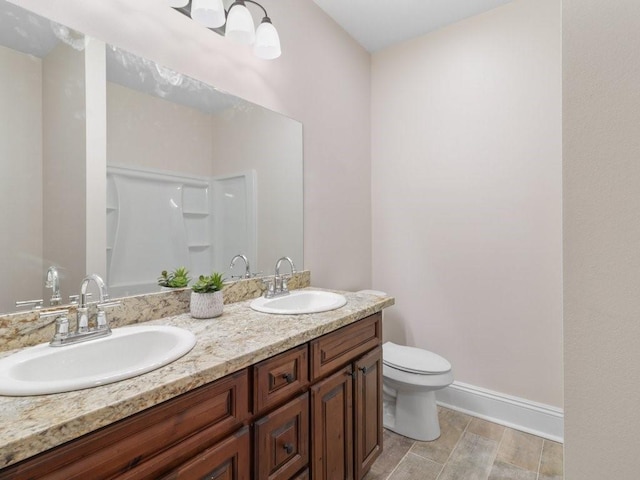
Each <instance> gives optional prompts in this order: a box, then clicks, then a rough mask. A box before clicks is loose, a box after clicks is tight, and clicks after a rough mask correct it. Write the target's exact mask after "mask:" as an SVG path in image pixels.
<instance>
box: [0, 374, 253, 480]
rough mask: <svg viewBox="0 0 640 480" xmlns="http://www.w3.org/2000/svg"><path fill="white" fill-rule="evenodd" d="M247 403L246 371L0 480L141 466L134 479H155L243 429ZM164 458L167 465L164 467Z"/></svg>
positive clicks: (91, 474) (68, 478) (68, 477)
mask: <svg viewBox="0 0 640 480" xmlns="http://www.w3.org/2000/svg"><path fill="white" fill-rule="evenodd" d="M248 404H249V381H248V371H247V370H243V371H241V372H238V373H236V374H233V375H230V376H228V377H225V378H223V379H220V380H218V381H216V382H213V383H211V384H209V385H205V386H202V387H200V388H197V389H196V390H193V391H191V392H188V393H185V394H183V395H181V396H179V397H176V398H174V399H172V400H168V401H167V402H164V403H161V404H159V405H157V406H155V407H152V408H150V409H148V410H145V411H143V412H140V413H138V414H136V415H133V416H131V417H129V418H126V419H124V420H121V421H119V422H117V423H115V424H113V425H110V426H107V427H104V428H103V429H101V430H98V431H96V432H93V433H89V434H87V435H85V436H83V437H80V438H78V439H77V440H73V441H71V442H69V443H66V444H64V445H62V446H60V447H56V448H54V449H52V450H49V451H48V452H45V453H42V454H40V455H37V456H35V457H33V458H31V459H28V460H25V461H24V462H21V463H18V464H16V465H15V466H13V467H9V468H7V469H5V470H3V471H2V472H0V479H5V478H7V479H9V478H11V479H20V478H42V479H61V480H72V479H78V480H84V479H87V478H91V479H92V480H98V479H102V478H112V477H113V476H116V475H123V476H124V477H126V475H128V473H127V472H130V471H132V470H133V469H136V470H137V469H138V468H140V469H141V470H139V472H140V474H136V475H134V476H132V477H131V478H135V479H136V480H138V479H140V478H144V475H143V474H142V471H149V472H150V473H149V478H157V476H154V475H155V473H156V472H157V470H154V469H156V468H164V471H166V470H167V469H168V468H174V467H176V466H177V465H180V463H182V462H184V461H186V459H187V458H189V457H191V456H193V455H195V454H197V453H198V452H200V451H202V450H203V449H205V448H206V447H207V446H209V445H212V444H213V443H214V442H215V441H217V440H218V439H220V438H222V436H224V435H227V434H228V433H230V432H232V431H234V430H236V429H238V428H239V427H240V426H242V423H243V422H244V420H245V419H247V418H248V417H249V405H248ZM202 433H205V435H202V436H201V435H200V434H202ZM196 437H199V438H202V441H200V442H195V441H193V439H194V438H196ZM203 442H204V443H203ZM207 442H208V443H207ZM168 452H172V453H171V455H167V453H168ZM165 457H168V458H169V460H168V461H169V465H165V466H164V467H161V463H162V459H163V458H165Z"/></svg>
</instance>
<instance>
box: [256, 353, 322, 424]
mask: <svg viewBox="0 0 640 480" xmlns="http://www.w3.org/2000/svg"><path fill="white" fill-rule="evenodd" d="M307 352H308V350H307V345H306V344H305V345H301V346H299V347H296V348H294V349H291V350H288V351H286V352H284V353H281V354H280V355H276V356H275V357H272V358H269V359H267V360H265V361H263V362H260V363H258V364H257V365H255V366H254V367H253V401H254V403H253V405H254V413H256V414H257V413H260V412H263V411H266V410H268V409H269V408H271V407H274V406H276V405H278V404H281V403H283V402H284V401H286V400H287V399H288V398H291V397H293V396H294V395H295V394H296V393H298V392H301V391H302V390H304V388H305V387H306V386H307V385H309V360H308V357H309V355H308V353H307Z"/></svg>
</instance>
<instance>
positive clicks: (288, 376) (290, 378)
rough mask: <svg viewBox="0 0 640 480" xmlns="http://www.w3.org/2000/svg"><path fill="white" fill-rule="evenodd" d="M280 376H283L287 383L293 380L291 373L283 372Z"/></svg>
mask: <svg viewBox="0 0 640 480" xmlns="http://www.w3.org/2000/svg"><path fill="white" fill-rule="evenodd" d="M282 378H284V379H285V380H286V381H287V383H291V382H293V375H292V374H290V373H283V374H282Z"/></svg>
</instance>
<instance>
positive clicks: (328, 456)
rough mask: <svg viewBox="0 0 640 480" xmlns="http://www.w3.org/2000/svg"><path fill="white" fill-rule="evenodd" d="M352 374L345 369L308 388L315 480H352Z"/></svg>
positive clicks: (312, 467)
mask: <svg viewBox="0 0 640 480" xmlns="http://www.w3.org/2000/svg"><path fill="white" fill-rule="evenodd" d="M352 374H353V370H352V368H351V366H348V367H345V368H343V369H342V370H339V371H337V372H336V373H334V374H333V375H331V376H330V377H328V378H326V379H324V380H321V381H320V382H318V383H317V384H316V385H313V386H312V387H311V405H312V406H311V409H312V413H311V419H312V420H311V432H312V441H311V444H312V449H313V453H312V461H311V471H312V472H313V478H314V479H343V480H352V479H353V379H352Z"/></svg>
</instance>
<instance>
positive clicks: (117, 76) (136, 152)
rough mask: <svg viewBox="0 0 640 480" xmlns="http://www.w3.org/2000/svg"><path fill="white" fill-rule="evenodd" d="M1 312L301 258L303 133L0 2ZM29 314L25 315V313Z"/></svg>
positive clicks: (267, 268)
mask: <svg viewBox="0 0 640 480" xmlns="http://www.w3.org/2000/svg"><path fill="white" fill-rule="evenodd" d="M0 111H2V117H1V118H2V122H1V123H0V167H1V168H2V173H1V174H0V196H1V198H0V200H1V201H2V208H1V209H0V223H1V225H2V234H0V268H1V269H2V271H3V272H4V273H5V275H7V277H6V281H5V282H3V288H2V289H1V290H0V313H6V312H11V311H15V310H16V306H15V302H16V301H20V300H36V299H43V306H45V307H47V306H48V305H49V303H50V302H49V299H50V297H51V293H52V291H51V289H49V288H47V287H46V286H45V282H46V276H47V271H48V269H49V267H51V266H54V267H56V269H57V270H58V272H59V276H60V289H61V293H62V296H63V302H62V303H68V296H69V295H72V294H77V293H78V289H79V286H80V282H81V280H82V278H83V277H84V276H85V275H86V274H87V273H94V272H96V273H99V274H101V275H102V276H104V278H105V279H106V280H107V283H108V286H109V290H110V293H111V296H112V297H118V296H125V295H133V294H138V293H146V292H152V291H157V290H158V287H157V284H156V278H157V277H158V276H159V274H160V272H161V271H162V270H164V269H167V270H169V269H173V268H176V267H178V266H186V267H187V268H189V270H190V271H191V272H192V276H194V277H195V276H197V275H199V274H205V273H210V272H211V271H213V270H215V271H221V272H224V273H225V275H226V276H227V278H231V277H232V276H236V275H241V274H243V273H244V265H241V264H240V263H238V266H237V267H236V268H234V269H233V270H230V269H229V263H230V260H231V258H232V257H233V256H234V255H236V254H243V255H246V256H247V257H248V258H249V261H250V264H251V270H252V272H253V273H264V274H269V273H272V270H273V266H274V264H275V260H277V259H278V258H279V257H281V256H283V255H288V256H290V257H291V258H292V259H293V260H294V262H295V263H296V266H297V267H298V269H301V268H302V266H303V265H302V261H303V251H302V248H303V238H302V236H303V224H302V211H303V206H302V205H303V199H302V168H303V161H302V125H301V124H300V123H299V122H297V121H295V120H292V119H290V118H287V117H285V116H283V115H280V114H278V113H275V112H273V111H270V110H267V109H265V108H262V107H260V106H258V105H254V104H251V103H249V102H246V101H244V100H242V99H239V98H237V97H234V96H232V95H229V94H225V93H222V92H220V91H218V90H216V89H215V88H214V87H212V86H209V85H206V84H204V83H202V82H200V81H197V80H195V79H193V78H190V77H187V76H186V75H183V74H180V73H179V72H174V71H171V70H170V69H167V68H164V67H162V66H160V65H157V64H156V63H154V62H152V61H150V60H147V59H144V58H140V57H138V56H135V55H133V54H131V53H129V52H127V51H124V50H122V49H120V48H117V47H115V46H111V45H105V44H104V43H102V42H100V41H98V40H94V39H89V38H86V37H85V36H84V35H82V34H80V33H78V32H75V31H73V30H70V29H68V28H66V27H64V26H62V25H59V24H57V23H55V22H52V21H50V20H48V19H46V18H43V17H40V16H38V15H35V14H33V13H31V12H28V11H26V10H24V9H22V8H20V7H17V6H15V5H12V4H10V3H7V2H6V1H4V0H0ZM26 308H28V306H27V307H26Z"/></svg>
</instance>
